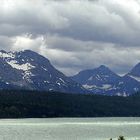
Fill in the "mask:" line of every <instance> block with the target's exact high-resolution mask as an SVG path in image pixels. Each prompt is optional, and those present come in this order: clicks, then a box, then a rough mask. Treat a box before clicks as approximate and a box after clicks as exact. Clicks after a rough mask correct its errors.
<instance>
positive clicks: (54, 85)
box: [0, 50, 140, 96]
mask: <svg viewBox="0 0 140 140" xmlns="http://www.w3.org/2000/svg"><path fill="white" fill-rule="evenodd" d="M0 89H1V90H2V89H8V90H11V89H12V90H13V89H24V90H37V91H57V92H64V93H92V94H101V95H111V96H112V95H118V96H128V95H130V94H133V93H136V92H138V91H140V63H139V64H137V65H136V66H135V67H134V68H133V69H132V70H131V71H130V72H129V73H128V74H126V75H125V76H122V77H121V76H119V75H117V74H116V73H114V72H112V71H111V70H110V69H109V68H108V67H106V66H104V65H101V66H100V67H98V68H95V69H91V70H84V71H81V72H79V73H78V74H77V75H74V76H72V77H67V76H65V75H64V74H63V73H62V72H60V71H58V70H57V69H56V68H54V67H53V66H52V65H51V63H50V61H49V60H48V59H47V58H46V57H43V56H41V55H40V54H38V53H36V52H33V51H31V50H25V51H19V52H6V51H3V50H2V51H0Z"/></svg>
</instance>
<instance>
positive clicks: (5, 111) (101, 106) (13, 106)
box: [0, 90, 140, 118]
mask: <svg viewBox="0 0 140 140" xmlns="http://www.w3.org/2000/svg"><path fill="white" fill-rule="evenodd" d="M139 108H140V95H139V93H137V94H135V95H133V96H129V97H119V96H103V95H93V94H92V95H91V94H87V95H85V94H66V93H57V92H38V91H22V90H21V91H19V90H15V91H10V90H9V91H8V90H6V91H5V90H4V91H2V90H1V91H0V118H51V117H139V116H140V109H139Z"/></svg>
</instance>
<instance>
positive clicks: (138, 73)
mask: <svg viewBox="0 0 140 140" xmlns="http://www.w3.org/2000/svg"><path fill="white" fill-rule="evenodd" d="M127 75H133V76H137V77H140V63H138V64H137V65H136V66H135V67H134V68H133V69H132V70H131V71H130V72H129V73H128V74H127Z"/></svg>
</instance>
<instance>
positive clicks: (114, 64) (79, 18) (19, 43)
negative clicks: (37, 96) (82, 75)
mask: <svg viewBox="0 0 140 140" xmlns="http://www.w3.org/2000/svg"><path fill="white" fill-rule="evenodd" d="M139 23H140V1H139V0H129V1H127V0H107V1H106V0H66V1H64V0H30V1H29V0H20V1H18V0H1V1H0V46H1V49H6V50H21V49H32V50H35V51H37V52H40V53H41V54H43V55H45V56H46V57H48V58H49V59H50V60H51V61H52V63H53V64H54V65H55V66H56V67H57V68H59V69H60V70H62V71H63V72H65V73H66V74H68V75H70V74H73V73H75V72H77V71H79V70H81V69H86V68H94V67H97V66H99V65H100V64H105V65H108V66H110V67H111V68H112V69H113V70H114V71H116V72H119V73H124V72H126V71H127V70H129V68H130V67H131V66H132V65H134V64H136V63H137V62H139V61H140V50H139V47H140V39H139V36H140V24H139ZM64 57H65V59H64ZM128 59H129V61H127V60H128ZM123 65H124V66H125V68H122V66H123Z"/></svg>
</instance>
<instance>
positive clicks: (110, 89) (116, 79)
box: [71, 63, 140, 96]
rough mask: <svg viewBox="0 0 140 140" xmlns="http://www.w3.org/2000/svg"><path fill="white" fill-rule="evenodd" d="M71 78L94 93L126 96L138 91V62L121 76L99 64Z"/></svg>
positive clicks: (139, 74) (139, 75)
mask: <svg viewBox="0 0 140 140" xmlns="http://www.w3.org/2000/svg"><path fill="white" fill-rule="evenodd" d="M71 78H72V79H73V80H75V81H76V82H78V83H80V84H82V85H83V87H84V88H86V89H87V90H89V91H90V92H92V93H94V94H102V95H118V96H128V95H130V94H133V93H136V92H138V91H140V63H139V64H137V65H136V66H135V67H134V68H133V69H132V70H131V71H130V72H129V73H128V74H126V75H124V76H122V77H121V76H119V75H117V74H116V73H114V72H112V71H111V70H110V69H109V68H108V67H106V66H104V65H101V66H100V67H98V68H95V69H91V70H84V71H81V72H79V73H78V74H77V75H75V76H72V77H71Z"/></svg>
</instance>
